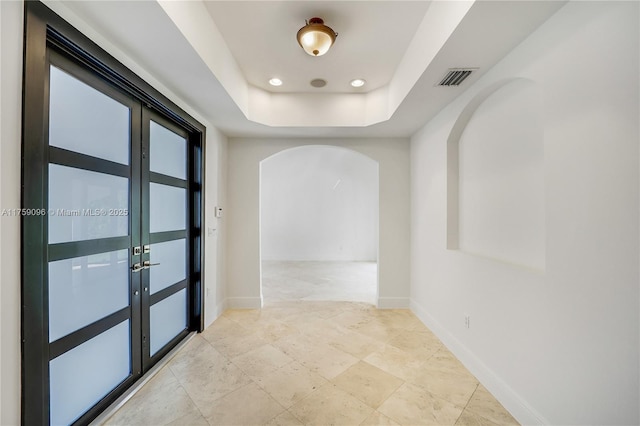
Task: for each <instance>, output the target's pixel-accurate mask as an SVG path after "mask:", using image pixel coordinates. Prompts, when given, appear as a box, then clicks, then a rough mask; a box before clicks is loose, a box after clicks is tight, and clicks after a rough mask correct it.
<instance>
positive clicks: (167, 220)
mask: <svg viewBox="0 0 640 426" xmlns="http://www.w3.org/2000/svg"><path fill="white" fill-rule="evenodd" d="M186 202H187V190H186V189H184V188H177V187H175V186H168V185H162V184H159V183H151V184H150V185H149V212H150V213H149V216H150V217H149V228H150V231H151V232H163V231H181V230H183V229H186V223H187V222H186V214H185V211H186V209H187V206H186Z"/></svg>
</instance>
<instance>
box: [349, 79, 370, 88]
mask: <svg viewBox="0 0 640 426" xmlns="http://www.w3.org/2000/svg"><path fill="white" fill-rule="evenodd" d="M365 83H366V81H364V80H363V79H361V78H356V79H355V80H351V86H353V87H362V86H364V84H365Z"/></svg>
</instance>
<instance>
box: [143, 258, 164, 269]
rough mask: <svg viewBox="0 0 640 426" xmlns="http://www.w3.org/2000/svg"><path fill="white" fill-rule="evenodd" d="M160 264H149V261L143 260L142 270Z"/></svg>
mask: <svg viewBox="0 0 640 426" xmlns="http://www.w3.org/2000/svg"><path fill="white" fill-rule="evenodd" d="M159 264H160V263H151V261H150V260H145V261H144V263H143V264H142V269H149V268H151V267H152V266H156V265H159Z"/></svg>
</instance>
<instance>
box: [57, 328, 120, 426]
mask: <svg viewBox="0 0 640 426" xmlns="http://www.w3.org/2000/svg"><path fill="white" fill-rule="evenodd" d="M129 335H130V333H129V320H127V321H124V322H122V323H120V324H118V325H116V326H115V327H113V328H111V329H109V330H107V331H105V332H104V333H102V334H100V335H98V336H96V337H94V338H93V339H91V340H88V341H86V342H85V343H83V344H81V345H80V346H77V347H75V348H73V349H71V350H70V351H69V352H66V353H64V354H62V355H60V356H59V357H57V358H55V359H53V360H51V362H50V363H49V367H50V384H49V386H50V391H51V414H50V416H51V424H52V425H68V424H70V423H72V422H73V421H75V420H76V419H77V418H78V417H80V416H81V415H82V414H84V412H85V411H87V410H88V409H89V408H91V407H92V406H94V405H95V404H96V403H97V402H98V401H100V400H101V399H102V398H104V397H105V396H106V395H107V394H108V393H109V392H111V391H112V390H113V388H115V387H116V386H118V385H119V384H120V383H121V382H122V381H124V380H125V379H126V378H127V376H129V374H130V372H131V364H130V362H129V358H130V357H131V355H130V352H131V344H130V338H129Z"/></svg>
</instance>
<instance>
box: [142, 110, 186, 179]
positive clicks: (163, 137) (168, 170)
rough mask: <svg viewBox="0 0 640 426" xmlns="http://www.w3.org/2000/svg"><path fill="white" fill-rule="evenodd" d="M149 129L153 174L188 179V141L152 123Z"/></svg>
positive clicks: (150, 160)
mask: <svg viewBox="0 0 640 426" xmlns="http://www.w3.org/2000/svg"><path fill="white" fill-rule="evenodd" d="M150 126H151V128H150V129H149V136H150V137H149V146H150V148H149V152H150V158H149V162H150V169H151V171H152V172H156V173H162V174H163V175H168V176H173V177H176V178H178V179H186V178H187V141H186V140H185V138H183V137H182V136H180V135H177V134H175V133H173V132H172V131H171V130H169V129H167V128H166V127H163V126H161V125H159V124H158V123H156V122H154V121H151V124H150Z"/></svg>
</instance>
